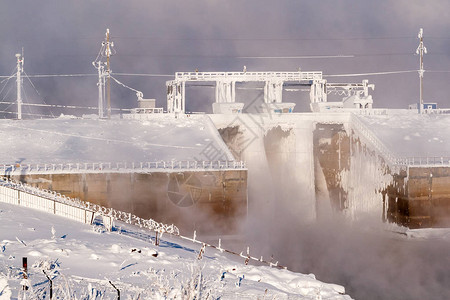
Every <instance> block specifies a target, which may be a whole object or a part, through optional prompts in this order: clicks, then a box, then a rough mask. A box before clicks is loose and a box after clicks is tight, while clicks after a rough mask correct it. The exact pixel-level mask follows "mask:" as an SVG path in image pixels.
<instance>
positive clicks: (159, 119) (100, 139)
mask: <svg viewBox="0 0 450 300" xmlns="http://www.w3.org/2000/svg"><path fill="white" fill-rule="evenodd" d="M0 140H1V141H2V142H1V143H0V152H1V153H2V155H0V164H16V163H20V164H45V163H53V164H60V163H98V162H149V161H150V162H153V161H172V160H175V161H180V160H196V161H202V160H206V161H209V160H232V159H233V156H232V154H231V153H230V152H229V151H228V149H227V148H226V146H225V145H224V143H223V141H222V139H221V138H220V136H219V134H218V132H217V130H216V129H215V128H214V126H213V125H212V123H211V121H210V119H209V118H208V116H206V115H191V116H178V118H175V117H174V115H168V114H164V115H162V114H154V115H152V116H151V117H150V118H148V119H147V120H128V119H127V120H125V119H112V120H101V119H80V118H68V117H60V118H56V119H41V120H0Z"/></svg>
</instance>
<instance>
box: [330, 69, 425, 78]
mask: <svg viewBox="0 0 450 300" xmlns="http://www.w3.org/2000/svg"><path fill="white" fill-rule="evenodd" d="M405 73H417V70H407V71H386V72H371V73H355V74H328V75H323V77H357V76H375V75H392V74H405Z"/></svg>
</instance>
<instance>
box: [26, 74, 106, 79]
mask: <svg viewBox="0 0 450 300" xmlns="http://www.w3.org/2000/svg"><path fill="white" fill-rule="evenodd" d="M89 76H98V75H97V74H38V75H28V77H30V78H47V77H89Z"/></svg>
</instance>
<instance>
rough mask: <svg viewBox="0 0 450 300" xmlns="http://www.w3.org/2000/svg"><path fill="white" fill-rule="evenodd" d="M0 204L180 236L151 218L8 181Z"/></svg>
mask: <svg viewBox="0 0 450 300" xmlns="http://www.w3.org/2000/svg"><path fill="white" fill-rule="evenodd" d="M0 202H5V203H10V204H15V205H20V206H24V207H29V208H34V209H38V210H41V211H45V212H48V213H52V214H55V215H58V216H62V217H66V218H69V219H72V220H75V221H79V222H82V223H86V224H92V222H93V220H94V218H95V216H96V215H100V216H102V217H104V218H109V220H108V222H110V223H111V224H112V220H117V221H122V222H125V223H127V224H132V225H137V226H139V227H141V228H147V229H150V230H153V231H157V232H160V233H170V234H175V235H178V234H179V230H178V228H177V227H176V226H174V225H166V224H163V223H158V222H156V221H154V220H151V219H142V218H139V217H137V216H135V215H133V214H130V213H126V212H122V211H118V210H115V209H113V208H108V207H104V206H100V205H97V204H92V203H89V202H83V201H81V200H79V199H73V198H69V197H66V196H64V195H61V194H59V193H56V192H52V191H47V190H41V189H38V188H35V187H32V186H29V185H26V184H22V183H20V182H14V181H11V180H9V179H7V178H2V179H0Z"/></svg>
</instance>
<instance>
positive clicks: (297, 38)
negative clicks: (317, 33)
mask: <svg viewBox="0 0 450 300" xmlns="http://www.w3.org/2000/svg"><path fill="white" fill-rule="evenodd" d="M113 38H114V39H122V40H160V41H243V42H245V41H263V42H271V41H274V42H278V41H352V40H406V39H410V40H413V39H415V38H416V37H415V36H391V37H388V36H386V37H342V38H339V37H338V38H336V37H333V38H311V37H280V38H245V37H243V38H239V37H238V38H227V37H224V38H167V37H125V36H113Z"/></svg>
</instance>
